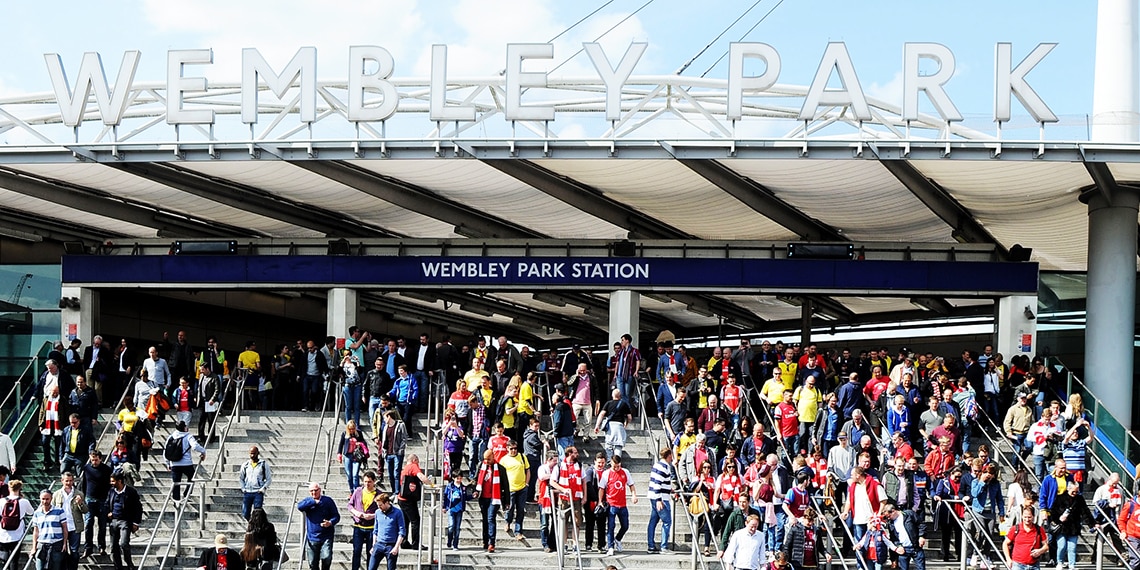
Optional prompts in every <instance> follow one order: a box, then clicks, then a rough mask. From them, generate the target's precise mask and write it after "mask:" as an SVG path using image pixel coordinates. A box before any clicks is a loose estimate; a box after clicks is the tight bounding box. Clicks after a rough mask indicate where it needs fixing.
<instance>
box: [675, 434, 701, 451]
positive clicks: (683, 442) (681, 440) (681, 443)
mask: <svg viewBox="0 0 1140 570" xmlns="http://www.w3.org/2000/svg"><path fill="white" fill-rule="evenodd" d="M694 443H697V434H696V433H694V434H693V435H685V434H681V435H680V436H679V437H678V438H677V457H680V456H681V454H682V453H684V452H685V450H686V449H689V446H691V445H693V444H694Z"/></svg>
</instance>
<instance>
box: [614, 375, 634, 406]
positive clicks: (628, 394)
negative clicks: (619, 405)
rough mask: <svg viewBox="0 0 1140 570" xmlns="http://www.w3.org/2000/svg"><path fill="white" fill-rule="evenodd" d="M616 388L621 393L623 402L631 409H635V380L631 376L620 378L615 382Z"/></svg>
mask: <svg viewBox="0 0 1140 570" xmlns="http://www.w3.org/2000/svg"><path fill="white" fill-rule="evenodd" d="M614 387H615V388H617V389H618V391H619V392H621V401H623V402H625V404H626V405H627V406H629V409H631V410H632V409H633V397H632V396H633V378H631V377H629V376H618V377H617V380H616V381H615V382H614Z"/></svg>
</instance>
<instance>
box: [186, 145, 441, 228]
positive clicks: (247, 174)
mask: <svg viewBox="0 0 1140 570" xmlns="http://www.w3.org/2000/svg"><path fill="white" fill-rule="evenodd" d="M179 166H183V167H185V168H187V169H189V170H194V171H196V172H200V173H202V174H206V175H208V176H216V177H218V178H224V179H227V180H232V181H234V182H239V183H241V184H245V185H247V186H252V187H254V188H259V189H261V190H266V191H269V192H273V193H276V194H278V195H280V196H281V197H283V198H286V199H289V200H293V201H296V202H300V203H303V204H312V205H314V206H319V207H321V208H324V209H325V210H329V211H334V212H340V213H343V214H345V215H348V216H351V217H353V218H356V219H359V220H363V221H365V222H367V223H369V224H373V225H377V226H381V227H383V228H386V229H389V230H391V231H393V232H396V233H399V234H403V235H407V236H411V237H417V238H453V237H459V236H457V235H456V234H455V226H452V225H449V224H445V223H443V222H441V221H439V220H436V219H435V218H431V217H428V216H425V215H423V214H420V213H417V212H413V211H410V210H406V209H404V208H400V207H398V206H395V205H393V204H390V203H388V202H385V201H383V200H377V199H376V198H373V197H371V196H369V195H367V194H365V193H363V192H360V191H359V190H356V189H355V188H350V187H348V186H345V185H344V184H341V183H339V182H334V181H332V180H329V179H327V178H324V177H322V176H319V175H317V174H313V173H312V172H309V171H307V170H303V169H301V168H297V167H296V166H293V165H291V164H288V163H285V162H280V161H266V162H252V161H247V162H209V163H205V162H191V163H186V164H180V165H179Z"/></svg>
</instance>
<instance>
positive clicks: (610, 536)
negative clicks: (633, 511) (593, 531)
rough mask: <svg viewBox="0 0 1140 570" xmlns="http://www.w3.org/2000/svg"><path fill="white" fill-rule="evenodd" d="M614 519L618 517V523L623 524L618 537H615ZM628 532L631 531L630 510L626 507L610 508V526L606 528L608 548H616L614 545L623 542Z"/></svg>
mask: <svg viewBox="0 0 1140 570" xmlns="http://www.w3.org/2000/svg"><path fill="white" fill-rule="evenodd" d="M614 517H617V519H618V522H619V523H621V528H620V529H619V530H618V531H617V536H614ZM627 530H629V509H628V508H626V507H610V519H609V525H608V526H606V542H607V543H608V545H607V546H609V547H610V548H614V543H615V542H621V539H622V538H623V537H624V536H625V531H627Z"/></svg>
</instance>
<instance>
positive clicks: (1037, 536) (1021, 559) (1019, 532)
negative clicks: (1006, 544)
mask: <svg viewBox="0 0 1140 570" xmlns="http://www.w3.org/2000/svg"><path fill="white" fill-rule="evenodd" d="M1006 538H1008V539H1009V541H1010V543H1011V544H1012V546H1013V548H1010V549H1009V551H1010V557H1011V558H1013V561H1014V562H1017V563H1018V564H1037V560H1036V559H1035V558H1033V556H1031V555H1030V554H1029V551H1030V550H1033V549H1036V548H1041V546H1042V545H1044V544H1046V542H1045V532H1044V531H1042V530H1041V527H1038V526H1035V527H1033V530H1031V531H1030V530H1025V528H1024V527H1023V526H1022V525H1021V524H1017V525H1015V526H1013V527H1011V528H1010V529H1009V532H1008V533H1007V534H1006Z"/></svg>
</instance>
